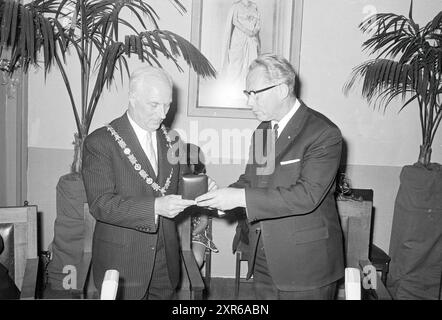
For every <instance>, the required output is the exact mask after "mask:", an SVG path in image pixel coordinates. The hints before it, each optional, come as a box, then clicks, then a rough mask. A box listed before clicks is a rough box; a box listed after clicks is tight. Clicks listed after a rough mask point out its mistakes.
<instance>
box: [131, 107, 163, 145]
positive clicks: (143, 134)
mask: <svg viewBox="0 0 442 320" xmlns="http://www.w3.org/2000/svg"><path fill="white" fill-rule="evenodd" d="M127 118H128V119H129V123H130V125H131V126H132V128H133V129H134V131H135V134H136V135H137V138H138V141H140V143H141V145H142V146H143V148H144V145H145V142H146V136H147V133H148V132H149V131H147V130H144V129H143V128H141V127H140V126H139V125H138V124H137V123H136V122H135V121H134V120H133V119H132V118H131V116H130V114H129V112H127ZM151 136H152V142H153V146H154V148H155V147H156V145H155V142H156V137H157V135H156V131H152V132H151Z"/></svg>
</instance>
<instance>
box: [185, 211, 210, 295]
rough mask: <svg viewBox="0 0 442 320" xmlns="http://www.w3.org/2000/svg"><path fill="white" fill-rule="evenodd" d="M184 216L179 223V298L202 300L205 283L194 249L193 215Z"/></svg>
mask: <svg viewBox="0 0 442 320" xmlns="http://www.w3.org/2000/svg"><path fill="white" fill-rule="evenodd" d="M182 217H183V218H182V219H181V221H180V223H179V224H178V233H179V236H180V242H181V258H182V259H181V284H180V289H179V292H178V298H179V299H183V300H202V299H203V291H204V289H205V285H204V281H203V278H202V275H201V272H200V270H199V268H198V265H197V263H196V260H195V256H194V255H193V251H192V221H191V215H190V214H187V215H183V216H182ZM206 271H207V270H206Z"/></svg>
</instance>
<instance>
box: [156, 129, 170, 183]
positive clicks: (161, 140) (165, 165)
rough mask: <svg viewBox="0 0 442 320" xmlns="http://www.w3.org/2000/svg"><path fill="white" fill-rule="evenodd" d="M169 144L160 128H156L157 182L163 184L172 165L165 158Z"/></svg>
mask: <svg viewBox="0 0 442 320" xmlns="http://www.w3.org/2000/svg"><path fill="white" fill-rule="evenodd" d="M168 150H169V144H168V142H167V140H166V137H165V136H164V134H163V132H162V130H161V129H160V130H157V152H158V183H159V185H160V186H164V183H165V182H166V179H167V178H168V177H169V174H170V170H171V167H172V165H171V164H170V163H169V160H168V159H167V151H168Z"/></svg>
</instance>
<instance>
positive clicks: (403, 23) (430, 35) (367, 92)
mask: <svg viewBox="0 0 442 320" xmlns="http://www.w3.org/2000/svg"><path fill="white" fill-rule="evenodd" d="M412 13H413V1H411V5H410V11H409V16H408V18H407V17H405V16H403V15H397V14H393V13H383V14H377V15H375V16H372V17H368V18H367V19H366V20H364V21H363V22H362V23H361V24H360V26H359V27H360V29H361V31H362V32H363V33H370V34H372V35H371V37H370V38H369V39H368V40H367V41H365V42H364V43H363V49H364V50H367V51H369V53H370V54H377V56H376V58H375V59H373V60H369V61H366V62H364V63H363V64H361V65H359V66H358V67H356V68H354V69H353V73H352V77H351V79H350V80H349V81H348V82H347V84H346V85H345V87H344V92H345V93H346V94H347V93H348V92H349V90H350V89H351V88H352V87H353V86H354V84H355V81H356V80H357V79H363V85H362V96H363V97H364V98H365V99H367V101H368V102H369V104H372V105H373V106H374V107H376V106H377V107H380V106H384V111H385V109H386V108H387V106H388V105H389V104H390V102H391V101H393V100H394V99H395V98H397V97H402V101H403V105H402V107H401V109H400V111H401V110H403V109H404V108H405V107H406V106H407V105H409V104H410V103H412V102H413V101H417V104H418V106H419V114H420V124H421V131H422V144H421V146H420V153H419V158H418V163H420V164H422V165H424V166H425V167H428V165H429V164H430V160H431V145H432V143H433V141H434V137H435V136H436V132H437V129H438V127H439V125H440V122H441V119H442V105H441V94H442V47H441V44H442V12H439V13H438V14H437V15H436V16H435V17H434V18H433V19H432V20H431V21H430V22H428V23H427V24H426V25H425V26H423V27H420V26H419V25H418V24H417V23H416V22H415V21H414V20H413V16H412Z"/></svg>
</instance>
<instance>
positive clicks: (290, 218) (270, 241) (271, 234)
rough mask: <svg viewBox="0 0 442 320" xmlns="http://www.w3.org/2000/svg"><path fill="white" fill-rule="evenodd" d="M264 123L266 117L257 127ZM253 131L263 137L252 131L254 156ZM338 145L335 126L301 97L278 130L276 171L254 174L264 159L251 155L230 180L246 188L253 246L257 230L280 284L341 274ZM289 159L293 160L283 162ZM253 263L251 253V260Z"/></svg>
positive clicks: (325, 280)
mask: <svg viewBox="0 0 442 320" xmlns="http://www.w3.org/2000/svg"><path fill="white" fill-rule="evenodd" d="M267 128H270V122H262V123H261V124H260V125H259V127H258V129H267ZM261 136H262V135H261ZM255 137H256V138H257V139H262V138H259V135H258V134H257V131H255V133H254V135H253V140H252V149H251V156H252V157H253V154H254V153H255V152H254V149H256V148H255V147H256V141H255ZM341 147H342V137H341V133H340V131H339V129H338V128H337V127H336V126H335V125H334V124H333V123H332V122H331V121H330V120H329V119H327V118H326V117H325V116H323V115H322V114H320V113H318V112H316V111H314V110H312V109H310V108H308V107H307V106H305V105H304V104H303V103H301V106H300V107H299V109H298V110H297V111H296V113H295V115H294V116H293V117H292V119H291V120H290V121H289V122H288V124H287V126H286V127H285V128H284V130H283V131H282V132H281V133H280V134H279V138H278V140H277V142H276V147H275V148H276V149H275V168H274V171H273V172H271V173H270V174H267V175H259V174H257V169H259V168H260V164H259V163H262V161H260V160H259V159H258V158H257V157H254V158H252V159H254V161H250V159H249V164H248V165H247V166H246V170H245V173H244V174H243V175H242V176H241V177H240V178H239V180H238V182H236V183H235V184H233V185H232V186H233V187H238V188H245V195H246V205H247V217H248V220H249V222H250V228H249V229H250V230H249V242H250V246H251V250H253V249H254V248H255V247H256V244H257V237H258V236H257V235H258V234H260V236H261V238H262V241H263V244H264V250H265V254H266V258H267V263H268V268H269V271H270V274H271V277H272V279H273V281H274V283H275V285H276V286H277V287H278V289H280V290H283V291H301V290H310V289H314V288H318V287H321V286H324V285H327V284H330V283H331V282H333V281H335V280H337V279H339V278H341V277H342V276H343V275H344V257H343V244H342V235H341V228H340V224H339V217H338V213H337V209H336V203H335V198H334V190H335V186H334V181H335V176H336V173H337V169H338V165H339V162H340V157H341ZM257 153H258V154H259V153H260V152H257ZM298 159H299V161H297V160H298ZM290 160H295V161H294V162H291V163H289V164H286V165H281V162H285V161H290ZM258 228H259V229H260V230H261V231H260V232H259V231H257V229H258ZM251 256H252V255H251ZM252 263H253V257H251V260H250V261H249V266H250V264H252Z"/></svg>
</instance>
